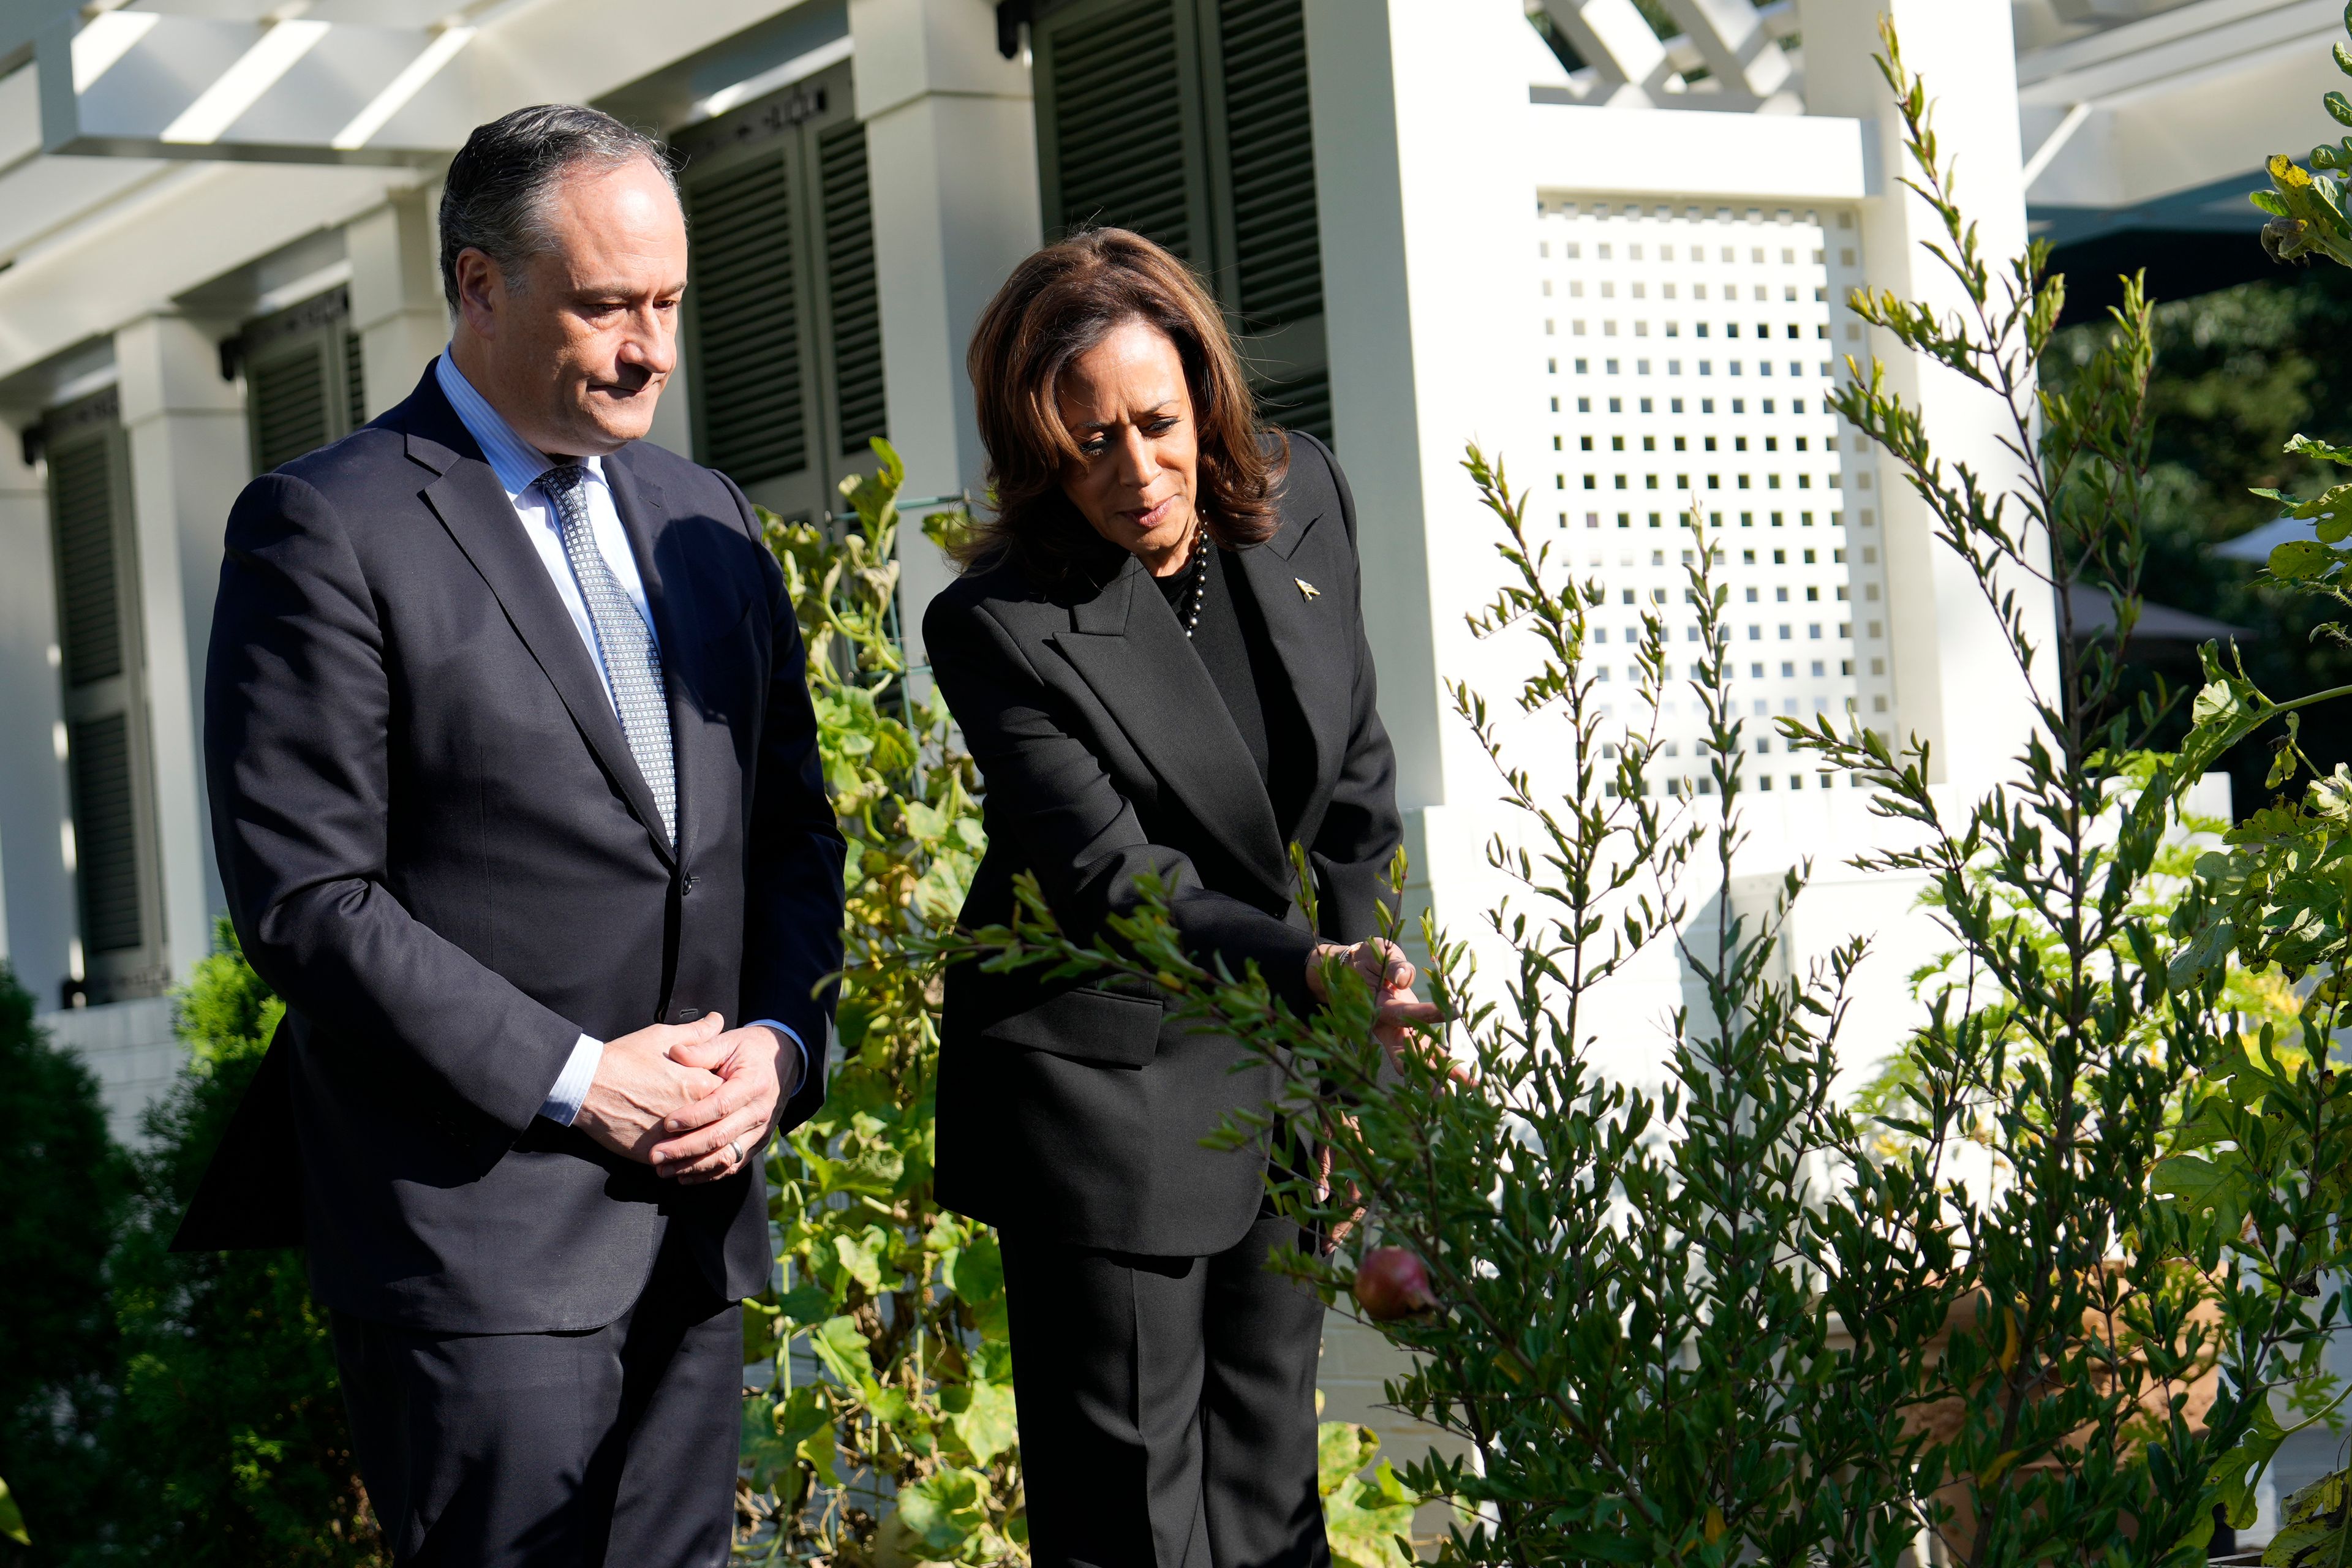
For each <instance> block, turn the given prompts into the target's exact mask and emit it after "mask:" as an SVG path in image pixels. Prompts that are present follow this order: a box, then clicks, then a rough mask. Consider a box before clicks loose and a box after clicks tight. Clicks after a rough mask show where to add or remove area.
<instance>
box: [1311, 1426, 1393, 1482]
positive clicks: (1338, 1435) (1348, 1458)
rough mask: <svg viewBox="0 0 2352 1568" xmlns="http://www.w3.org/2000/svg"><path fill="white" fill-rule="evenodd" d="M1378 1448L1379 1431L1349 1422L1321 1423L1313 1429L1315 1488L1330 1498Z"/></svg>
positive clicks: (1370, 1459)
mask: <svg viewBox="0 0 2352 1568" xmlns="http://www.w3.org/2000/svg"><path fill="white" fill-rule="evenodd" d="M1380 1451H1381V1439H1380V1434H1378V1433H1376V1432H1374V1431H1373V1430H1372V1429H1371V1428H1370V1427H1369V1426H1357V1425H1356V1424H1355V1423H1354V1422H1352V1421H1326V1422H1323V1423H1322V1424H1321V1425H1319V1426H1317V1427H1316V1428H1315V1489H1316V1490H1317V1491H1318V1492H1320V1493H1322V1495H1323V1496H1325V1497H1327V1498H1328V1497H1329V1496H1330V1495H1331V1494H1332V1493H1334V1492H1336V1491H1338V1490H1339V1489H1340V1488H1341V1487H1342V1486H1345V1485H1346V1484H1347V1483H1348V1482H1349V1480H1351V1479H1354V1477H1355V1475H1356V1472H1357V1471H1359V1470H1360V1469H1362V1468H1364V1467H1365V1466H1366V1465H1369V1464H1370V1463H1371V1462H1372V1456H1373V1455H1375V1454H1378V1453H1379V1452H1380Z"/></svg>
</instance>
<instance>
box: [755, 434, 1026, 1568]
mask: <svg viewBox="0 0 2352 1568" xmlns="http://www.w3.org/2000/svg"><path fill="white" fill-rule="evenodd" d="M874 449H875V452H876V455H877V458H879V459H880V467H879V468H878V470H877V472H876V473H875V474H873V475H870V476H868V477H866V478H864V479H854V480H850V481H847V482H845V484H844V486H843V494H844V495H845V497H846V498H847V500H848V501H849V504H850V506H851V507H852V508H853V509H854V515H855V523H854V525H853V526H852V527H851V528H850V529H848V530H847V531H845V532H843V533H840V534H836V533H835V532H834V531H832V530H831V529H830V528H829V527H827V526H825V525H820V524H814V523H785V522H782V521H779V520H777V519H775V518H773V517H769V518H767V519H766V522H767V535H768V542H769V545H770V547H771V549H772V550H773V551H774V552H775V555H776V558H777V560H778V561H779V562H780V563H782V565H783V568H784V574H785V579H786V582H787V584H788V585H789V587H790V589H791V591H792V595H793V604H794V605H795V606H796V608H797V609H798V612H799V616H800V622H801V629H802V633H803V636H804V637H806V638H807V640H808V647H809V686H810V691H811V694H812V696H813V697H814V700H815V703H816V710H817V719H818V724H819V728H820V733H821V740H822V743H823V750H824V763H825V781H826V784H828V786H829V787H830V788H831V789H832V791H833V795H834V803H835V810H836V811H837V813H838V814H839V817H840V822H841V827H842V831H843V833H844V834H845V835H846V836H847V837H848V840H849V857H848V896H849V912H848V929H847V952H846V957H845V970H844V973H843V976H842V988H841V1007H840V1026H839V1034H840V1038H841V1049H842V1057H843V1059H842V1064H841V1066H840V1067H839V1068H837V1069H836V1070H835V1074H834V1077H833V1080H832V1083H831V1085H830V1086H829V1088H828V1089H827V1092H826V1100H825V1105H824V1110H821V1111H820V1112H819V1113H818V1114H817V1115H816V1117H814V1119H813V1120H812V1121H810V1122H809V1123H808V1124H807V1125H806V1126H804V1127H803V1128H801V1129H799V1130H798V1131H795V1132H793V1134H792V1135H791V1136H790V1137H789V1138H788V1139H786V1140H785V1141H784V1142H783V1143H782V1146H780V1147H779V1148H778V1149H777V1151H776V1152H775V1153H774V1154H773V1155H772V1158H771V1160H770V1163H769V1172H770V1175H771V1178H772V1194H773V1195H772V1215H773V1219H774V1223H775V1225H776V1226H777V1229H778V1234H779V1236H780V1238H781V1243H780V1247H779V1251H780V1255H781V1257H782V1261H783V1264H784V1267H785V1269H786V1271H787V1273H786V1279H785V1280H784V1285H783V1288H782V1289H776V1290H772V1291H769V1292H768V1293H766V1294H765V1295H763V1296H761V1298H759V1299H757V1300H752V1301H750V1302H746V1303H745V1307H744V1310H745V1314H746V1319H745V1321H746V1323H747V1325H750V1326H749V1327H748V1328H747V1339H748V1341H749V1343H748V1345H747V1349H749V1350H750V1351H751V1352H754V1354H753V1356H750V1357H747V1359H765V1360H766V1361H767V1362H768V1363H769V1364H770V1365H771V1366H772V1368H773V1369H774V1373H775V1381H774V1384H773V1385H772V1389H771V1390H770V1391H769V1392H768V1393H767V1394H763V1395H761V1397H759V1398H756V1399H754V1400H752V1401H751V1402H750V1405H749V1406H748V1408H747V1411H746V1415H745V1462H746V1469H747V1472H748V1474H747V1478H746V1479H747V1486H746V1488H745V1499H744V1500H745V1505H746V1511H747V1513H749V1514H750V1516H751V1520H752V1521H753V1522H754V1528H753V1530H752V1531H751V1532H750V1534H749V1537H748V1539H747V1541H746V1542H745V1543H744V1544H743V1546H742V1547H741V1548H740V1549H739V1554H740V1555H748V1556H750V1557H751V1559H752V1560H754V1561H762V1562H769V1561H777V1560H792V1561H797V1560H799V1559H800V1558H801V1557H803V1556H814V1557H818V1558H821V1559H822V1560H824V1561H828V1562H830V1561H840V1560H843V1559H844V1558H846V1559H848V1560H850V1561H862V1560H866V1558H867V1557H868V1556H869V1554H872V1555H873V1560H875V1561H881V1562H903V1563H912V1562H916V1561H942V1562H957V1563H997V1562H1004V1561H1017V1560H1019V1559H1020V1558H1021V1557H1022V1555H1023V1553H1022V1550H1021V1548H1022V1543H1023V1542H1024V1540H1025V1538H1026V1528H1025V1525H1024V1520H1023V1515H1022V1512H1021V1491H1020V1479H1019V1477H1020V1471H1019V1468H1018V1454H1017V1450H1016V1448H1015V1446H1014V1430H1013V1383H1012V1375H1013V1370H1012V1353H1011V1342H1010V1340H1009V1338H1008V1335H1007V1331H1006V1324H1005V1307H1004V1268H1003V1258H1002V1257H1001V1255H1000V1254H999V1252H998V1250H997V1242H996V1237H995V1235H994V1233H993V1232H992V1231H991V1230H990V1229H989V1228H988V1227H987V1226H981V1225H977V1224H974V1223H972V1222H971V1221H969V1220H966V1219H963V1218H961V1216H958V1215H951V1214H949V1213H947V1212H946V1211H944V1210H942V1209H941V1208H940V1206H939V1204H938V1201H937V1200H936V1199H935V1198H934V1196H933V1195H932V1191H931V1154H932V1148H933V1133H932V1128H933V1124H934V1118H933V1110H934V1105H935V1100H934V1089H935V1086H936V1083H937V1079H938V1071H939V1030H938V1024H937V1013H938V1005H939V1001H940V968H941V966H940V964H939V963H937V962H936V961H931V960H926V959H925V958H923V957H922V956H921V954H920V951H919V949H920V946H921V943H922V941H923V939H925V938H926V937H928V936H929V935H930V934H932V933H934V932H936V931H940V930H941V929H944V928H946V927H948V926H950V925H952V923H953V922H954V920H955V917H956V913H957V910H958V909H959V908H960V907H961V904H962V902H963V895H964V891H965V889H966V887H967V886H968V885H969V883H970V880H971V873H972V871H973V870H974V868H976V867H977V866H978V864H979V859H980V854H981V851H982V848H983V847H984V843H983V840H982V836H981V827H980V809H979V806H978V805H977V803H976V802H975V801H974V799H973V795H972V791H973V789H974V787H975V785H976V777H975V773H974V770H973V767H972V763H971V759H970V758H969V757H967V756H965V755H963V754H962V753H961V752H960V751H958V750H957V749H956V747H955V744H954V735H953V731H952V730H951V729H950V723H949V719H948V714H947V710H946V709H945V708H944V707H943V706H942V705H940V702H939V701H938V700H937V699H936V697H923V696H920V695H918V694H916V693H914V692H911V691H909V690H908V685H907V674H908V671H907V668H906V661H905V657H904V654H903V652H902V650H901V648H900V647H899V646H898V641H897V638H896V637H895V635H894V633H895V622H894V619H893V617H894V615H895V605H896V600H897V593H898V557H897V538H898V527H899V519H898V510H897V495H898V489H899V486H900V483H901V482H902V479H903V478H904V469H903V468H902V467H901V466H900V464H899V461H898V456H897V454H896V453H894V452H893V451H892V450H891V449H890V447H889V446H888V445H887V443H886V442H883V441H879V440H877V441H876V442H875V443H874ZM953 526H955V519H954V517H953V516H952V514H949V515H942V516H939V517H936V518H935V519H934V520H933V521H932V523H931V525H930V528H931V531H932V532H933V533H934V536H935V537H937V536H939V535H940V531H942V530H944V529H947V528H950V527H953Z"/></svg>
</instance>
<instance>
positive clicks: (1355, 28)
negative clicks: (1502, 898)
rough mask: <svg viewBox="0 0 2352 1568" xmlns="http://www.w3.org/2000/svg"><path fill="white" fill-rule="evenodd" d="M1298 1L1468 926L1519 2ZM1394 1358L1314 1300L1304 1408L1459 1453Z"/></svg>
mask: <svg viewBox="0 0 2352 1568" xmlns="http://www.w3.org/2000/svg"><path fill="white" fill-rule="evenodd" d="M1306 13H1307V73H1308V76H1307V86H1308V91H1309V94H1310V96H1311V99H1312V101H1313V113H1314V127H1315V199H1316V205H1317V208H1318V213H1319V215H1320V222H1321V238H1322V251H1323V300H1324V308H1325V310H1326V311H1327V315H1326V318H1325V319H1326V321H1328V329H1327V331H1328V338H1329V344H1330V347H1329V354H1330V374H1331V413H1332V424H1333V437H1334V440H1333V445H1334V447H1335V449H1336V450H1337V452H1338V454H1339V462H1340V465H1341V466H1342V467H1343V468H1345V469H1346V471H1347V474H1348V479H1349V486H1350V488H1351V489H1353V490H1354V492H1355V496H1356V505H1357V512H1358V533H1357V538H1358V545H1359V549H1360V553H1361V556H1362V561H1363V571H1364V614H1365V617H1366V621H1367V624H1368V626H1369V628H1370V634H1371V645H1372V650H1373V654H1374V656H1375V658H1377V659H1378V661H1379V666H1380V683H1381V720H1382V721H1383V722H1384V723H1385V724H1386V726H1387V728H1388V731H1389V735H1390V738H1391V741H1392V742H1394V745H1395V748H1396V760H1397V795H1398V803H1399V804H1400V805H1402V807H1403V808H1404V815H1405V825H1406V827H1405V847H1406V849H1407V851H1408V853H1409V854H1410V855H1411V856H1412V865H1413V879H1414V881H1415V882H1416V883H1417V884H1422V885H1423V887H1424V888H1425V889H1426V892H1427V896H1429V897H1430V898H1432V899H1433V900H1434V901H1435V902H1436V904H1437V905H1438V908H1439V910H1440V912H1441V914H1444V915H1449V916H1450V917H1451V921H1450V923H1451V925H1452V927H1453V934H1454V935H1455V936H1457V937H1461V936H1474V935H1475V934H1476V931H1475V919H1474V915H1473V911H1475V910H1477V909H1479V908H1480V907H1483V906H1484V905H1485V904H1486V903H1487V902H1488V901H1489V900H1490V899H1491V897H1492V896H1493V893H1494V891H1495V889H1493V888H1492V885H1491V881H1490V877H1491V874H1490V873H1489V872H1488V870H1487V868H1486V866H1485V864H1484V857H1483V854H1482V852H1481V850H1480V844H1481V842H1482V841H1483V839H1484V838H1485V837H1486V834H1487V833H1489V832H1492V831H1495V830H1496V829H1497V828H1504V829H1508V830H1511V831H1517V826H1516V825H1515V824H1513V823H1512V822H1510V821H1508V820H1507V819H1506V818H1505V817H1504V816H1503V814H1502V813H1501V812H1500V811H1499V810H1498V809H1496V807H1495V805H1494V804H1493V803H1494V799H1495V794H1496V789H1495V784H1494V782H1493V773H1492V771H1491V770H1490V769H1489V767H1488V765H1487V763H1486V758H1485V757H1484V755H1483V754H1481V753H1480V752H1477V750H1476V749H1475V744H1474V742H1472V739H1471V737H1470V736H1469V734H1468V733H1467V731H1466V729H1465V726H1464V725H1463V724H1462V723H1461V721H1459V720H1457V719H1456V718H1455V717H1454V712H1453V707H1452V703H1451V701H1450V700H1449V699H1448V698H1447V697H1446V695H1445V692H1444V685H1443V682H1444V680H1445V679H1466V680H1468V681H1470V682H1471V683H1472V684H1473V685H1474V686H1478V687H1481V688H1483V689H1485V690H1486V692H1487V693H1488V694H1489V696H1490V697H1494V698H1496V699H1497V700H1499V701H1498V706H1500V707H1507V702H1508V695H1509V693H1510V692H1511V691H1512V690H1514V689H1516V680H1515V679H1514V677H1515V676H1516V675H1517V674H1520V673H1523V672H1524V668H1525V663H1524V659H1525V649H1524V648H1518V649H1510V648H1498V647H1495V646H1493V645H1482V644H1479V643H1477V642H1476V641H1475V640H1474V639H1473V638H1472V637H1470V636H1469V633H1468V631H1467V629H1466V628H1465V626H1464V624H1463V616H1464V615H1465V613H1466V612H1468V611H1470V610H1472V609H1473V608H1475V606H1476V605H1479V604H1480V603H1483V602H1484V601H1485V600H1486V598H1487V597H1488V595H1490V594H1491V593H1492V591H1493V587H1494V584H1496V581H1497V580H1498V577H1499V574H1500V569H1501V563H1500V560H1499V558H1498V557H1497V556H1496V551H1495V546H1496V543H1497V542H1498V541H1499V540H1500V538H1501V534H1500V531H1499V529H1498V526H1497V525H1496V522H1495V521H1494V520H1493V519H1492V518H1490V517H1489V516H1488V515H1487V514H1486V512H1485V511H1484V510H1482V509H1481V508H1480V507H1479V505H1478V501H1477V492H1476V491H1475V489H1474V488H1473V487H1472V485H1471V482H1470V478H1469V476H1468V475H1467V474H1466V473H1465V472H1464V471H1463V468H1462V459H1463V447H1464V444H1465V442H1467V441H1470V440H1473V439H1475V440H1476V441H1477V442H1478V444H1479V445H1480V446H1481V447H1483V448H1485V449H1486V453H1487V455H1488V456H1489V457H1490V458H1493V457H1497V456H1499V457H1500V458H1503V459H1504V460H1505V461H1506V463H1507V464H1508V465H1509V466H1510V468H1511V469H1512V471H1513V472H1515V473H1516V474H1517V476H1518V479H1517V482H1518V483H1519V484H1521V485H1525V484H1528V483H1531V482H1532V481H1533V480H1534V479H1535V476H1536V469H1537V468H1538V449H1539V446H1540V443H1541V430H1540V425H1541V421H1540V420H1539V419H1538V417H1537V413H1538V410H1539V409H1540V408H1541V406H1542V405H1541V404H1540V403H1538V398H1539V397H1540V396H1541V395H1542V388H1541V387H1540V386H1539V385H1538V384H1537V383H1538V376H1537V374H1536V373H1537V372H1538V371H1540V369H1541V366H1540V365H1536V364H1531V363H1527V362H1526V360H1525V344H1526V341H1527V317H1528V313H1529V311H1530V310H1532V308H1533V307H1532V304H1531V301H1532V300H1533V299H1534V298H1535V295H1536V276H1535V232H1534V213H1535V188H1534V182H1533V175H1532V172H1531V167H1530V165H1528V163H1527V161H1526V151H1525V150H1526V148H1527V145H1528V135H1529V132H1530V128H1529V127H1528V125H1527V124H1526V123H1525V121H1526V118H1527V116H1528V79H1527V72H1526V71H1525V70H1524V69H1523V68H1522V62H1524V60H1525V59H1526V57H1527V50H1526V47H1525V46H1526V39H1525V38H1524V37H1522V36H1521V35H1522V34H1524V33H1525V31H1526V29H1527V26H1528V23H1527V19H1526V16H1525V15H1524V13H1523V8H1522V5H1521V3H1520V0H1306ZM1515 667H1516V668H1515ZM1418 890H1419V889H1416V891H1418ZM1496 972H1497V973H1498V972H1499V971H1496ZM1407 1370H1408V1363H1407V1358H1406V1357H1405V1356H1404V1355H1403V1354H1402V1352H1399V1351H1397V1350H1396V1349H1395V1347H1393V1346H1391V1345H1390V1344H1389V1343H1387V1342H1385V1341H1384V1340H1382V1339H1381V1337H1380V1336H1379V1335H1378V1334H1376V1333H1374V1332H1372V1331H1370V1330H1368V1329H1366V1328H1364V1327H1362V1326H1361V1325H1360V1324H1358V1323H1356V1322H1355V1321H1353V1320H1352V1319H1349V1318H1348V1317H1346V1316H1344V1315H1342V1314H1339V1313H1338V1312H1333V1313H1331V1314H1329V1315H1328V1316H1327V1317H1326V1318H1325V1320H1324V1332H1323V1362H1322V1372H1321V1374H1320V1375H1319V1376H1318V1380H1317V1381H1318V1384H1319V1385H1320V1386H1321V1387H1322V1389H1323V1390H1324V1391H1325V1393H1326V1395H1327V1401H1326V1405H1325V1409H1324V1415H1325V1416H1326V1417H1327V1418H1328V1419H1332V1420H1344V1421H1356V1422H1360V1423H1362V1424H1363V1425H1366V1426H1370V1427H1371V1428H1373V1429H1374V1430H1375V1431H1377V1432H1379V1433H1380V1434H1381V1437H1382V1439H1383V1447H1382V1451H1383V1453H1384V1455H1385V1456H1386V1457H1388V1458H1392V1459H1394V1460H1396V1461H1397V1462H1398V1463H1399V1464H1402V1463H1404V1462H1406V1461H1408V1460H1410V1459H1412V1458H1417V1457H1419V1456H1420V1455H1421V1454H1422V1453H1423V1452H1425V1451H1428V1450H1429V1449H1432V1448H1435V1449H1437V1450H1438V1451H1440V1452H1443V1453H1448V1454H1456V1455H1458V1454H1461V1453H1462V1452H1463V1451H1464V1450H1463V1447H1462V1446H1461V1445H1460V1444H1458V1443H1457V1442H1455V1441H1454V1440H1453V1439H1450V1438H1448V1437H1446V1436H1444V1435H1442V1434H1440V1433H1438V1432H1436V1431H1435V1430H1434V1429H1433V1428H1430V1427H1426V1426H1416V1425H1414V1424H1412V1423H1411V1422H1409V1421H1407V1420H1406V1419H1405V1418H1404V1417H1402V1416H1400V1415H1397V1414H1396V1413H1395V1412H1394V1411H1393V1410H1390V1409H1387V1408H1385V1407H1384V1406H1383V1405H1382V1404H1381V1392H1380V1391H1381V1383H1382V1381H1383V1380H1384V1379H1388V1378H1394V1377H1400V1376H1402V1375H1403V1374H1404V1373H1405V1372H1406V1371H1407ZM1442 1515H1443V1510H1440V1509H1437V1508H1429V1509H1424V1510H1423V1512H1422V1516H1421V1518H1420V1519H1419V1521H1417V1523H1418V1527H1419V1528H1420V1529H1421V1530H1423V1531H1439V1530H1443V1529H1444V1518H1443V1516H1442Z"/></svg>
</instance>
